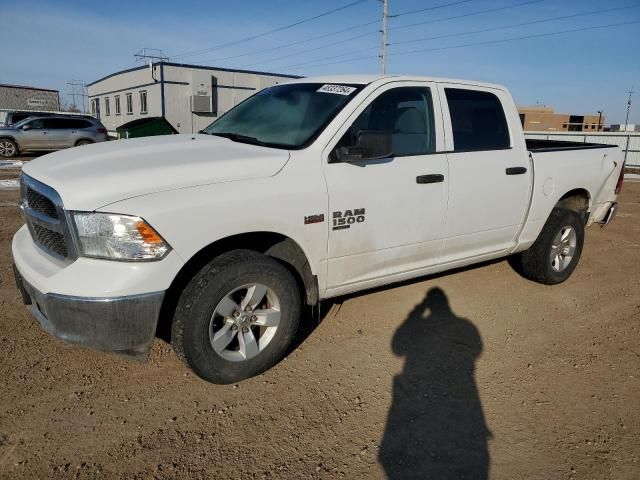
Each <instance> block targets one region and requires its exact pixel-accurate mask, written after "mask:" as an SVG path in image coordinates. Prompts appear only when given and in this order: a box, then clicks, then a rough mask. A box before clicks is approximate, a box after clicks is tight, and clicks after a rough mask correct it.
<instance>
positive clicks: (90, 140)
mask: <svg viewBox="0 0 640 480" xmlns="http://www.w3.org/2000/svg"><path fill="white" fill-rule="evenodd" d="M80 142H88V143H96V142H95V141H94V140H92V139H90V138H79V139H78V140H76V143H74V144H73V146H74V147H77V146H78V144H79V143H80Z"/></svg>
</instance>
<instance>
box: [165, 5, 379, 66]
mask: <svg viewBox="0 0 640 480" xmlns="http://www.w3.org/2000/svg"><path fill="white" fill-rule="evenodd" d="M367 1H369V0H355V1H353V2H350V3H347V4H346V5H343V6H341V7H337V8H333V9H331V10H328V11H326V12H322V13H319V14H317V15H314V16H312V17H308V18H304V19H302V20H298V21H297V22H294V23H290V24H288V25H284V26H282V27H278V28H274V29H273V30H269V31H267V32H262V33H258V34H256V35H251V36H249V37H245V38H241V39H239V40H234V41H233V42H227V43H222V44H220V45H216V46H213V47H209V48H204V49H201V50H193V51H190V52H184V53H181V54H178V55H173V56H172V57H171V58H178V57H182V58H184V57H192V56H194V55H200V54H202V53H207V52H211V51H213V50H218V49H221V48H225V47H230V46H232V45H238V44H240V43H244V42H248V41H251V40H255V39H257V38H262V37H266V36H267V35H271V34H274V33H278V32H282V31H283V30H288V29H289V28H293V27H296V26H298V25H302V24H303V23H307V22H311V21H313V20H317V19H318V18H322V17H326V16H327V15H331V14H334V13H337V12H340V11H342V10H346V9H347V8H351V7H355V6H356V5H359V4H361V3H365V2H367Z"/></svg>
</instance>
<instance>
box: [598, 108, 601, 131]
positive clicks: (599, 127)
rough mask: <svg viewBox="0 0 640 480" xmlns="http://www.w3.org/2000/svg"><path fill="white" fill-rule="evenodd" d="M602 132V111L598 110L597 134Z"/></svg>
mask: <svg viewBox="0 0 640 480" xmlns="http://www.w3.org/2000/svg"><path fill="white" fill-rule="evenodd" d="M600 131H602V110H598V132H600Z"/></svg>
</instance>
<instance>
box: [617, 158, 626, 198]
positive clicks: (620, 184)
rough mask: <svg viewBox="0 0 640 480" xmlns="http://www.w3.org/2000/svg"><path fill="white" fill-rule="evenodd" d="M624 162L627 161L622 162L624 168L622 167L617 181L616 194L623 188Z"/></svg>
mask: <svg viewBox="0 0 640 480" xmlns="http://www.w3.org/2000/svg"><path fill="white" fill-rule="evenodd" d="M624 164H625V162H622V169H620V176H619V177H618V183H616V195H618V194H619V193H620V190H622V182H624Z"/></svg>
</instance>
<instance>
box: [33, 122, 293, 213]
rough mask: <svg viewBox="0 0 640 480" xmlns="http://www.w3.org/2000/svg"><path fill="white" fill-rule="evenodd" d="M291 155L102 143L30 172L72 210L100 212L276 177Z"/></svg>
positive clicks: (195, 143)
mask: <svg viewBox="0 0 640 480" xmlns="http://www.w3.org/2000/svg"><path fill="white" fill-rule="evenodd" d="M288 159H289V152H288V151H287V150H279V149H275V148H267V147H262V146H257V145H249V144H244V143H237V142H234V141H232V140H229V139H227V138H221V137H214V136H210V135H192V134H187V135H167V136H157V137H147V138H136V139H129V140H119V141H113V142H102V143H96V144H93V145H87V146H83V147H75V148H71V149H68V150H61V151H59V152H56V153H51V154H49V155H45V156H43V157H40V158H37V159H35V160H32V161H31V162H29V163H27V164H26V165H25V166H24V167H23V169H22V170H23V171H24V173H26V174H27V175H29V176H30V177H33V178H35V179H36V180H38V181H40V182H42V183H45V184H47V185H49V186H50V187H52V188H53V189H55V190H56V191H57V192H58V194H59V195H60V197H61V198H62V201H63V203H64V205H65V208H67V209H69V210H96V209H98V208H100V207H103V206H105V205H108V204H110V203H113V202H117V201H120V200H124V199H126V198H131V197H137V196H140V195H146V194H149V193H155V192H160V191H166V190H176V189H179V188H185V187H193V186H198V185H208V184H212V183H220V182H232V181H238V180H248V179H255V178H264V177H270V176H273V175H275V174H276V173H278V172H279V171H280V170H281V169H282V167H284V165H285V164H286V163H287V160H288Z"/></svg>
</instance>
